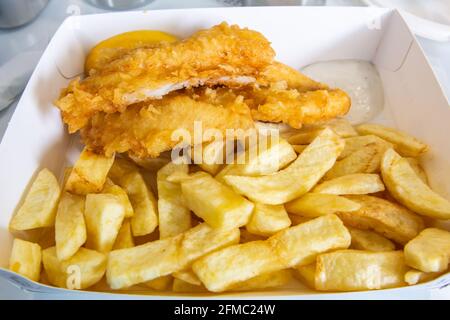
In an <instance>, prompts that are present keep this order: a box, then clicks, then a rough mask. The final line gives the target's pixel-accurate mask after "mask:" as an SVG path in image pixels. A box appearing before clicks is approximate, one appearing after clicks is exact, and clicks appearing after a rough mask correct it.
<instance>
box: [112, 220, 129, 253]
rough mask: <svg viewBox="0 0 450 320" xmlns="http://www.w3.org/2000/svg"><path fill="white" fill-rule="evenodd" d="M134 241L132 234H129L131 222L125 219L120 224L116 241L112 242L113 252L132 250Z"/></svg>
mask: <svg viewBox="0 0 450 320" xmlns="http://www.w3.org/2000/svg"><path fill="white" fill-rule="evenodd" d="M133 247H134V239H133V233H132V232H131V222H130V219H125V220H123V222H122V226H121V227H120V229H119V233H118V234H117V237H116V241H115V242H114V246H113V250H119V249H126V248H133Z"/></svg>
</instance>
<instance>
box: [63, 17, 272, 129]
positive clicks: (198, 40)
mask: <svg viewBox="0 0 450 320" xmlns="http://www.w3.org/2000/svg"><path fill="white" fill-rule="evenodd" d="M274 55H275V53H274V51H273V49H272V48H271V46H270V43H269V41H268V40H267V39H266V38H265V37H264V36H263V35H262V34H260V33H259V32H256V31H252V30H248V29H241V28H239V27H238V26H234V25H233V26H229V25H228V24H226V23H222V24H220V25H217V26H214V27H212V28H210V29H207V30H201V31H198V32H197V33H195V34H194V35H193V36H191V37H190V38H188V39H186V40H183V41H180V42H176V43H163V44H161V46H159V47H156V48H138V49H136V50H132V51H130V52H129V54H126V55H124V56H122V57H120V58H118V59H116V60H114V61H112V62H111V63H110V64H109V65H107V66H106V67H105V68H103V69H101V70H98V72H96V73H94V74H92V75H90V76H89V77H87V78H86V79H84V80H82V81H80V80H79V79H77V80H74V81H72V82H71V83H70V84H69V86H68V87H67V88H66V89H64V90H63V92H62V93H61V96H60V98H59V99H58V100H57V101H56V102H55V104H56V105H57V106H58V107H59V108H60V109H61V111H62V116H63V119H64V122H66V123H67V124H68V126H69V132H75V131H77V130H79V129H80V128H82V127H83V126H85V125H86V123H87V121H88V120H89V118H90V117H91V116H93V115H94V114H95V113H96V112H99V111H103V112H107V113H113V112H123V111H124V110H125V109H126V107H127V106H128V105H130V104H135V103H138V102H143V101H146V100H149V99H158V98H161V97H162V96H164V95H165V94H167V93H169V92H171V91H174V90H179V89H182V88H186V87H195V86H200V85H216V84H224V85H234V84H249V83H252V82H255V77H256V76H257V75H258V74H259V72H260V71H261V70H264V69H265V68H266V67H267V66H268V65H270V64H271V63H272V62H273V58H274Z"/></svg>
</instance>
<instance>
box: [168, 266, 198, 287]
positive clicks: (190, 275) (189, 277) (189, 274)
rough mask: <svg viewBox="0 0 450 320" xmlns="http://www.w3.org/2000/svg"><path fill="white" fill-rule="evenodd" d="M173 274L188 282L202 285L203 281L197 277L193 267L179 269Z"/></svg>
mask: <svg viewBox="0 0 450 320" xmlns="http://www.w3.org/2000/svg"><path fill="white" fill-rule="evenodd" d="M172 275H173V277H174V278H176V279H179V280H183V281H185V282H188V283H190V284H193V285H196V286H200V285H201V284H202V282H201V281H200V279H199V278H198V277H197V275H196V274H195V273H194V271H192V269H187V270H182V271H177V272H174V273H173V274H172Z"/></svg>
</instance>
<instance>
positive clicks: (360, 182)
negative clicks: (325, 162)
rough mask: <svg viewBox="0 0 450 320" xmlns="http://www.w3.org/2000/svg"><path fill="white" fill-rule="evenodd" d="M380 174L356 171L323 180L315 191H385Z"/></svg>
mask: <svg viewBox="0 0 450 320" xmlns="http://www.w3.org/2000/svg"><path fill="white" fill-rule="evenodd" d="M384 189H385V188H384V184H383V181H381V178H380V176H379V175H378V174H374V173H354V174H349V175H346V176H342V177H339V178H334V179H331V180H327V181H325V182H322V183H321V184H319V185H318V186H316V187H315V188H314V189H313V192H317V193H324V194H335V195H340V194H368V193H376V192H380V191H384Z"/></svg>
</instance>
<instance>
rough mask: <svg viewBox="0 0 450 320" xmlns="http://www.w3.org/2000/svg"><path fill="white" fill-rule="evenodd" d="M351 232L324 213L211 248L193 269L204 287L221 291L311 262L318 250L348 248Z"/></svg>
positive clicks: (333, 217)
mask: <svg viewBox="0 0 450 320" xmlns="http://www.w3.org/2000/svg"><path fill="white" fill-rule="evenodd" d="M350 241H351V239H350V234H349V233H348V231H347V229H346V228H345V227H344V225H343V224H342V222H341V220H339V218H337V217H336V216H335V215H327V216H323V217H319V218H316V219H314V220H311V221H308V222H305V223H302V224H300V225H297V226H295V227H291V228H288V229H285V230H283V231H280V232H279V233H277V234H275V235H273V236H272V237H270V238H269V239H267V240H264V241H252V242H247V243H244V244H239V245H234V246H231V247H228V248H225V249H222V250H219V251H216V252H213V253H211V254H209V255H207V256H205V257H203V258H200V259H199V260H197V261H196V262H195V263H194V264H193V265H192V269H193V271H194V272H195V274H196V275H197V276H198V277H199V278H200V280H201V281H202V283H203V284H204V285H205V286H206V288H207V289H208V290H210V291H213V292H221V291H224V290H227V289H228V288H231V287H233V286H234V285H236V284H237V283H239V282H242V281H246V280H248V279H251V278H254V277H256V276H258V275H261V274H264V273H267V272H274V271H278V270H282V269H286V268H291V267H294V266H297V265H305V264H310V263H312V262H314V259H315V258H316V256H317V255H318V254H320V253H323V252H327V251H330V250H336V249H342V248H347V247H348V246H349V245H350Z"/></svg>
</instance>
